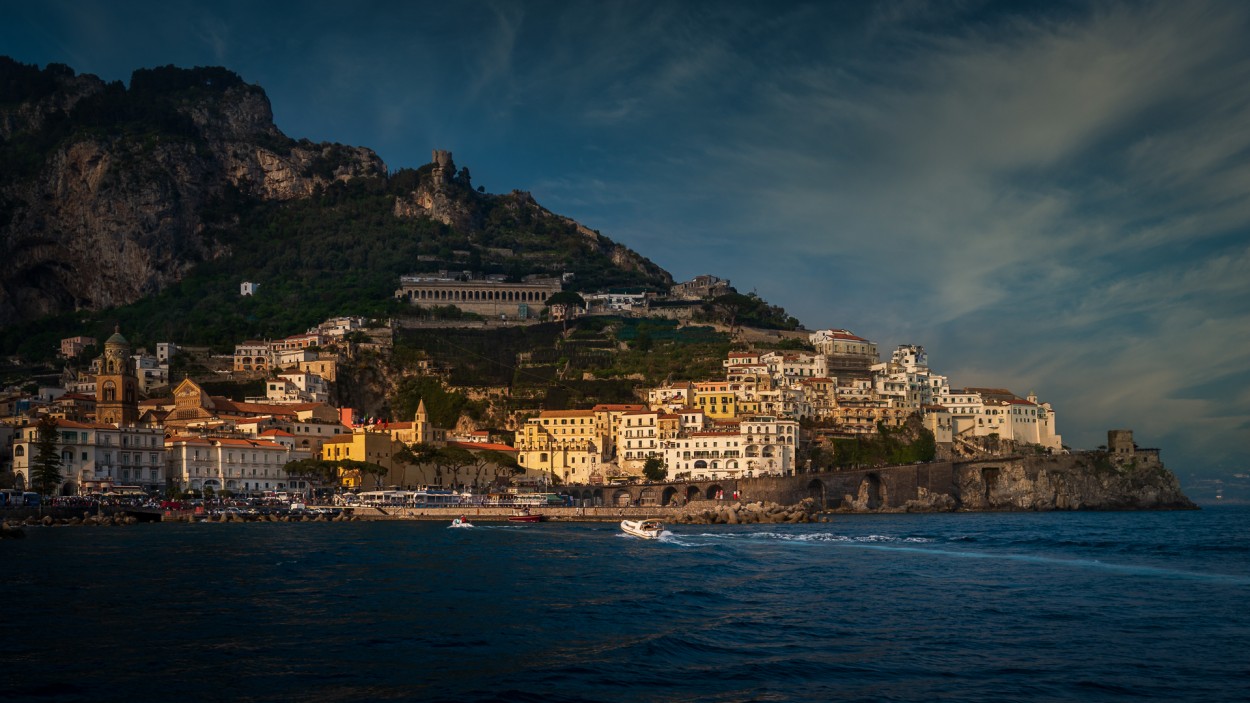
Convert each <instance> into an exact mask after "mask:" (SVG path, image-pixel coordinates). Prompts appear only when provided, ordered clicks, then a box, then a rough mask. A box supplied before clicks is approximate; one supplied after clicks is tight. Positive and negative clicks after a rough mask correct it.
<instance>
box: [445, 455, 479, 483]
mask: <svg viewBox="0 0 1250 703" xmlns="http://www.w3.org/2000/svg"><path fill="white" fill-rule="evenodd" d="M439 461H440V462H442V465H443V467H444V468H446V469H447V471H448V472H449V473H450V474H451V485H452V487H455V486H458V485H459V484H460V472H461V471H463V470H465V469H467V468H468V467H470V466H473V464H474V462H475V461H476V457H474V456H473V452H471V451H469V450H468V449H461V448H460V447H443V448H442V449H441V450H440V451H439Z"/></svg>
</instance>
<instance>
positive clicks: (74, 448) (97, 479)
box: [13, 420, 166, 495]
mask: <svg viewBox="0 0 1250 703" xmlns="http://www.w3.org/2000/svg"><path fill="white" fill-rule="evenodd" d="M57 431H58V433H59V437H58V441H57V449H58V452H59V453H60V456H61V477H62V483H61V488H60V491H59V493H61V494H64V495H73V494H85V493H100V492H106V491H108V490H110V489H112V488H114V487H116V486H139V487H140V488H142V489H144V490H146V491H149V492H158V491H161V490H164V488H165V476H166V472H165V446H164V437H165V435H164V431H163V430H162V429H161V428H160V427H158V426H156V425H123V426H118V425H108V424H100V423H86V422H73V421H70V420H58V421H57ZM38 434H39V428H38V427H37V426H36V425H35V424H26V425H22V426H21V427H19V428H18V429H17V433H16V436H15V437H14V442H13V470H14V472H15V473H16V474H17V475H18V477H19V478H20V479H21V480H22V481H23V482H24V485H26V486H27V487H29V486H30V485H31V481H30V464H31V460H32V458H33V455H34V453H35V451H36V449H37V446H38V442H39V437H38Z"/></svg>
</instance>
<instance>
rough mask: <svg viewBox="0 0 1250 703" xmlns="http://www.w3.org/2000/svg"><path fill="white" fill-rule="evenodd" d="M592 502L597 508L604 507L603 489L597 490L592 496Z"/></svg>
mask: <svg viewBox="0 0 1250 703" xmlns="http://www.w3.org/2000/svg"><path fill="white" fill-rule="evenodd" d="M591 500H593V501H594V503H595V507H599V506H602V505H603V489H602V488H596V489H595V491H594V493H592V494H591Z"/></svg>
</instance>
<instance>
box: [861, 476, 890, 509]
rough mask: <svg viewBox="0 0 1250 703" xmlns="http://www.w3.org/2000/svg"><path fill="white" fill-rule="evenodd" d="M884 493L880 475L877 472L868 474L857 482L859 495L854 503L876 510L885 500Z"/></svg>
mask: <svg viewBox="0 0 1250 703" xmlns="http://www.w3.org/2000/svg"><path fill="white" fill-rule="evenodd" d="M884 493H885V491H884V490H882V486H881V477H880V476H878V475H877V474H868V475H867V476H865V477H864V478H863V479H861V480H860V482H859V496H858V500H856V503H858V504H859V505H860V506H861V507H862V508H863V509H866V510H878V509H880V508H881V506H882V505H883V504H884V502H885V497H884Z"/></svg>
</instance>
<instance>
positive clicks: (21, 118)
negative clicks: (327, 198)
mask: <svg viewBox="0 0 1250 703" xmlns="http://www.w3.org/2000/svg"><path fill="white" fill-rule="evenodd" d="M0 78H3V79H4V80H3V81H0V83H4V84H5V93H6V94H4V95H0V149H2V151H0V154H2V155H3V156H4V157H5V161H6V163H5V170H6V171H7V173H5V174H3V175H0V234H2V235H3V236H2V237H0V257H3V259H4V261H5V263H6V274H5V277H4V279H3V285H0V325H5V324H9V323H12V322H16V321H21V320H27V319H32V318H36V317H40V316H43V315H48V314H54V313H59V312H65V311H68V310H77V309H84V308H85V309H99V308H105V307H110V306H114V305H120V304H125V303H129V302H132V301H135V300H137V299H139V298H141V297H144V296H147V295H150V294H152V293H154V292H156V291H159V290H160V289H162V288H163V287H165V286H167V285H169V284H170V283H172V282H174V281H177V280H178V279H180V278H181V277H182V276H183V275H184V274H185V272H186V271H187V270H188V269H189V268H190V267H192V266H194V265H195V264H196V263H198V262H200V261H204V260H211V259H213V258H216V257H218V256H220V255H222V254H224V253H227V252H226V251H225V250H224V249H222V248H221V247H220V246H219V245H217V244H216V243H214V241H213V240H212V239H211V238H210V237H209V236H207V234H206V231H205V222H204V219H203V212H204V209H205V207H206V206H207V205H208V204H210V203H211V202H213V201H214V199H217V198H220V197H222V196H223V194H225V192H226V191H227V190H228V189H231V188H233V189H237V190H238V191H239V192H242V193H247V194H250V195H252V196H256V197H260V198H263V199H269V200H289V199H293V198H304V197H308V196H309V195H311V194H313V193H314V192H315V191H316V190H317V189H318V188H322V187H325V186H326V185H328V184H330V183H333V182H335V181H342V180H348V179H352V178H358V177H366V176H377V177H385V175H386V166H385V164H383V163H382V160H381V159H379V158H378V156H377V155H376V154H374V153H373V152H372V151H371V150H369V149H364V148H356V147H345V146H341V145H337V144H313V143H311V142H307V141H301V142H296V141H294V140H292V139H290V138H288V137H286V136H285V135H283V134H282V133H281V132H280V131H279V130H278V129H277V127H276V126H274V124H273V112H272V109H271V108H270V104H269V99H268V98H267V97H266V95H265V93H264V91H263V90H261V89H260V88H259V87H257V86H254V85H248V84H246V83H244V82H243V81H242V79H240V78H239V77H238V76H236V75H235V74H233V73H230V72H229V71H226V70H225V69H190V70H183V69H176V68H173V67H172V66H171V67H165V68H161V69H152V70H150V71H136V72H135V74H134V76H133V77H132V80H131V86H130V88H129V89H127V88H125V87H123V86H121V84H120V83H113V84H105V83H104V82H103V81H101V80H100V79H99V78H97V77H95V76H90V75H82V76H77V75H74V73H73V71H72V70H70V69H68V68H67V67H64V66H55V65H54V66H49V67H48V68H46V69H44V70H43V71H39V70H38V69H37V68H35V67H32V66H23V65H22V64H18V63H16V62H13V61H11V60H7V59H0Z"/></svg>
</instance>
